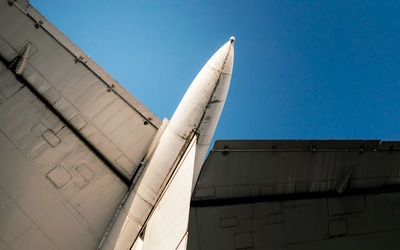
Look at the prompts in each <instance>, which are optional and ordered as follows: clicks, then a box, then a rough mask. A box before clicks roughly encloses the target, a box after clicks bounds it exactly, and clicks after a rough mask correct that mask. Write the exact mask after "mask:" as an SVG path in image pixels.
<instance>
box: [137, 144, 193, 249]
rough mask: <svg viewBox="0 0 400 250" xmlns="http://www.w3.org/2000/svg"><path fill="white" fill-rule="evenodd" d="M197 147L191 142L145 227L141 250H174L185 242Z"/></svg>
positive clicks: (183, 246)
mask: <svg viewBox="0 0 400 250" xmlns="http://www.w3.org/2000/svg"><path fill="white" fill-rule="evenodd" d="M196 143H197V138H194V139H193V141H192V143H191V144H190V145H189V147H188V149H187V151H186V153H185V156H184V157H183V159H182V162H181V163H180V164H179V166H178V167H177V169H176V173H175V174H174V176H173V177H172V179H171V180H170V183H169V184H168V186H167V188H166V191H165V193H164V194H163V195H162V197H161V200H160V202H159V203H158V205H157V207H156V208H155V209H154V211H153V214H152V215H151V217H150V219H149V222H148V223H147V225H146V231H145V235H144V244H143V250H165V249H176V248H177V247H178V245H180V242H181V241H182V240H183V239H184V238H185V235H186V232H187V227H188V220H189V210H190V197H191V194H192V191H191V190H192V178H193V170H194V160H195V155H196ZM181 248H182V249H186V246H185V245H184V244H182V246H181Z"/></svg>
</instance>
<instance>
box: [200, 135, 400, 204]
mask: <svg viewBox="0 0 400 250" xmlns="http://www.w3.org/2000/svg"><path fill="white" fill-rule="evenodd" d="M341 143H342V144H341ZM380 145H381V144H380V141H362V140H358V141H351V140H350V141H346V140H342V141H340V140H336V141H335V140H333V141H309V140H303V141H301V140H300V141H296V140H293V141H287V140H283V141H217V142H216V144H215V145H214V147H213V149H212V151H211V153H210V155H209V157H208V158H207V160H206V162H205V165H204V168H205V169H206V170H204V171H203V172H202V173H201V177H200V179H199V181H198V182H197V185H196V188H195V191H194V195H193V201H201V200H210V199H217V200H218V199H226V198H238V197H259V196H268V195H284V194H298V193H315V192H339V191H341V190H342V191H343V190H346V189H350V190H358V189H363V188H384V187H386V186H391V185H398V184H400V178H399V177H400V165H399V164H397V162H398V161H400V153H399V151H398V150H397V149H391V150H389V149H386V148H388V147H387V146H385V148H382V147H381V146H380ZM377 166H379V167H377ZM348 175H349V176H348Z"/></svg>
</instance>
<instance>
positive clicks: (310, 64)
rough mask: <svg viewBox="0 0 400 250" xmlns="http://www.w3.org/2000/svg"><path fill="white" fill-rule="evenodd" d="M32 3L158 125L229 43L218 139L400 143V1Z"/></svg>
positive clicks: (74, 0) (34, 0)
mask: <svg viewBox="0 0 400 250" xmlns="http://www.w3.org/2000/svg"><path fill="white" fill-rule="evenodd" d="M31 3H32V5H34V6H35V7H36V8H37V9H39V11H41V12H42V13H43V14H44V15H45V16H46V17H47V18H48V19H49V20H50V21H51V22H53V24H55V25H56V26H57V27H58V28H59V29H60V30H61V31H62V32H64V33H65V34H66V35H67V36H68V37H69V38H70V39H71V40H72V41H74V42H75V43H76V44H77V45H78V46H79V47H80V48H81V49H82V50H84V51H85V52H86V53H87V54H88V55H90V56H91V57H92V58H93V59H94V60H95V61H96V62H97V63H98V64H99V65H100V66H102V67H103V68H104V69H105V70H106V71H108V72H109V73H110V74H111V75H112V76H113V77H114V78H115V79H116V80H117V81H119V82H120V83H121V84H122V85H123V86H125V87H126V88H127V89H128V90H129V91H130V92H131V93H132V94H133V95H134V96H135V97H137V98H138V99H139V100H140V101H141V102H142V103H143V104H145V105H146V106H147V107H148V108H149V109H150V110H151V111H152V112H154V113H155V114H156V115H157V116H158V117H159V118H160V119H162V118H163V117H168V118H170V117H171V115H172V114H173V111H174V110H175V108H176V106H177V105H178V103H179V101H180V99H181V98H182V96H183V94H184V93H185V91H186V89H187V87H188V86H189V84H190V83H191V81H192V80H193V78H194V77H195V75H196V74H197V72H198V71H199V70H200V69H201V67H202V66H203V65H204V63H205V62H206V61H207V60H208V58H209V57H210V56H211V55H212V54H213V53H214V52H215V51H216V50H217V49H218V48H219V47H220V46H222V45H223V44H224V43H225V42H226V41H227V40H228V39H229V37H230V36H231V35H234V36H235V37H236V42H235V65H234V72H233V77H232V82H231V88H230V92H229V95H228V99H227V102H226V104H225V108H224V111H223V113H222V116H221V120H220V123H219V126H218V128H217V131H216V134H215V137H214V138H216V139H383V140H400V124H399V121H400V18H399V17H400V2H399V1H388V0H385V1H349V0H346V1H333V0H331V1H329V0H328V1H311V0H307V1H281V0H280V1H249V0H246V1H245V0H242V1H234V0H228V1H222V0H218V1H215V0H214V1H204V0H202V1H183V0H182V1H172V0H168V1H151V2H150V1H128V0H121V1H105V0H100V1H99V0H97V1H78V0H69V1H54V0H32V1H31Z"/></svg>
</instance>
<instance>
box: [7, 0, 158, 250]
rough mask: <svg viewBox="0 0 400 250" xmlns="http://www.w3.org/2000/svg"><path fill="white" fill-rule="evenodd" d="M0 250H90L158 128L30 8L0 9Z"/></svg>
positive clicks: (12, 4) (10, 5) (21, 4)
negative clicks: (28, 249)
mask: <svg viewBox="0 0 400 250" xmlns="http://www.w3.org/2000/svg"><path fill="white" fill-rule="evenodd" d="M0 59H1V63H0V249H27V248H30V249H94V248H96V247H97V246H98V244H99V242H100V240H101V238H102V236H103V234H104V232H105V231H106V228H107V226H108V225H109V223H110V221H111V219H112V217H113V215H114V213H115V211H116V209H117V207H118V205H119V204H120V202H121V199H122V198H123V196H124V195H125V193H126V192H127V190H128V185H129V183H130V180H131V179H132V178H133V177H134V173H135V171H136V170H137V168H138V166H139V165H140V162H141V161H142V159H143V157H144V155H145V153H146V152H147V148H148V147H149V145H150V143H151V142H152V140H153V137H154V136H155V134H156V133H157V130H158V127H159V126H160V124H161V122H160V120H159V119H158V118H157V117H156V116H155V115H154V114H152V113H151V112H150V111H149V110H148V109H147V108H146V107H145V106H144V105H143V104H142V103H140V102H139V101H138V100H137V99H136V98H135V97H133V96H132V95H131V94H130V93H128V92H127V91H126V90H125V89H124V88H123V87H122V86H121V85H120V84H119V83H118V82H117V81H116V80H114V79H113V78H112V77H111V76H110V75H108V74H107V73H106V72H105V71H104V70H103V69H102V68H101V67H100V66H98V65H97V64H96V63H95V62H94V61H93V60H92V59H90V58H89V57H88V56H87V55H86V54H85V53H84V52H83V51H81V50H80V49H79V48H78V47H77V46H76V45H75V44H73V43H72V42H71V41H70V40H69V39H68V38H67V37H66V36H65V35H63V34H62V33H61V32H60V31H59V30H57V28H56V27H54V26H53V25H52V24H51V23H50V22H49V21H48V20H47V19H46V18H44V17H43V16H42V15H41V14H40V13H39V12H38V11H37V10H36V9H35V8H33V7H32V6H30V5H29V3H28V2H27V1H21V0H18V1H7V0H1V1H0Z"/></svg>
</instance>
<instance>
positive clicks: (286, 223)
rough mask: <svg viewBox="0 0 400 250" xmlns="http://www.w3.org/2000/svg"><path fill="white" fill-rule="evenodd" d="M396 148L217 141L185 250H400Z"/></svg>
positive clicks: (356, 142)
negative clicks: (186, 249)
mask: <svg viewBox="0 0 400 250" xmlns="http://www.w3.org/2000/svg"><path fill="white" fill-rule="evenodd" d="M399 149H400V142H389V141H385V142H383V141H379V140H368V141H363V140H314V141H311V140H266V141H261V140H260V141H249V140H243V141H237V140H228V141H217V142H216V143H215V145H214V147H213V149H212V150H211V152H210V154H209V156H208V158H207V160H206V162H205V164H204V166H203V169H202V173H201V175H200V178H199V180H198V182H197V185H196V188H195V191H194V193H193V197H192V203H191V212H190V221H189V242H188V249H191V250H200V249H201V250H204V249H274V250H275V249H276V250H300V249H302V250H303V249H399V248H400V242H399V239H398V238H399V237H400V189H399V184H400V151H399Z"/></svg>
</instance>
